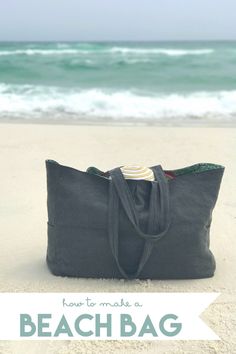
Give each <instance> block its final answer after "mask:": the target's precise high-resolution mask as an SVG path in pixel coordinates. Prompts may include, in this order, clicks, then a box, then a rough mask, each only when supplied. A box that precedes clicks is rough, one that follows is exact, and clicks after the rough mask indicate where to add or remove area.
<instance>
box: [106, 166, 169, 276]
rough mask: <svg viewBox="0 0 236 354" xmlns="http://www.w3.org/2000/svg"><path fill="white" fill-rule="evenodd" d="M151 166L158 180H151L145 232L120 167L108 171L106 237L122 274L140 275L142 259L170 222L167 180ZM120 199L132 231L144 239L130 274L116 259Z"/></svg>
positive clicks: (159, 168)
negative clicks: (139, 255)
mask: <svg viewBox="0 0 236 354" xmlns="http://www.w3.org/2000/svg"><path fill="white" fill-rule="evenodd" d="M152 170H153V172H154V175H155V178H156V180H157V181H154V182H151V183H152V188H151V193H150V204H149V218H148V233H145V232H143V231H142V230H141V228H140V226H139V218H138V214H137V210H136V207H135V202H134V199H133V196H132V194H131V192H130V189H129V186H128V184H127V182H126V180H125V179H124V177H123V174H122V172H121V170H120V169H119V168H115V169H113V170H111V171H109V172H110V176H111V180H110V186H109V205H108V234H109V240H110V245H111V250H112V254H113V256H114V258H115V261H116V264H117V266H118V268H119V270H120V272H121V274H122V275H123V276H124V277H125V278H129V279H130V278H131V279H132V278H137V277H138V276H139V274H140V273H141V271H142V269H143V267H144V265H145V263H146V262H147V260H148V259H149V257H150V255H151V252H152V249H153V247H154V243H155V242H157V241H159V240H160V239H161V238H162V237H163V236H164V235H165V234H166V232H167V230H168V228H169V225H170V208H169V187H168V182H167V180H166V177H165V175H164V172H163V170H162V168H161V166H155V167H153V168H152ZM158 187H159V191H160V193H159V195H160V198H159V203H160V208H159V210H160V213H159V215H157V214H158V211H157V205H158ZM119 202H121V205H122V207H123V209H124V211H125V213H126V215H127V217H128V219H129V221H130V222H131V224H132V226H133V227H134V229H135V231H136V232H137V234H138V235H139V236H140V237H141V238H143V239H144V241H145V242H144V248H143V252H142V255H141V257H140V260H139V265H138V268H137V270H136V272H135V273H133V274H128V273H126V272H125V270H124V269H123V267H122V266H121V264H120V262H119V245H118V244H119V242H118V241H119ZM157 230H158V231H157Z"/></svg>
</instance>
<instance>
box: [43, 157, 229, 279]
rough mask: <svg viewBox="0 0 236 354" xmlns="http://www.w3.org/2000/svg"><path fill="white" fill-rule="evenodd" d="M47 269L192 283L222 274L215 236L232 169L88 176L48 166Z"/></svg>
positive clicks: (78, 274)
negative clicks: (215, 214)
mask: <svg viewBox="0 0 236 354" xmlns="http://www.w3.org/2000/svg"><path fill="white" fill-rule="evenodd" d="M46 169H47V193H48V195H47V207H48V247H47V264H48V267H49V269H50V270H51V272H52V273H53V274H55V275H60V276H73V277H91V278H125V279H134V278H139V279H187V278H206V277H211V276H213V275H214V271H215V259H214V256H213V254H212V252H211V251H210V249H209V232H210V225H211V220H212V211H213V208H214V206H215V203H216V200H217V196H218V192H219V188H220V183H221V179H222V176H223V172H224V167H223V166H220V165H216V164H210V163H199V164H196V165H193V166H190V167H185V168H182V169H177V170H172V171H170V170H165V171H163V169H162V167H161V166H159V165H158V166H154V167H151V169H152V170H153V173H154V176H155V181H146V180H131V179H130V180H126V179H124V177H123V174H122V172H121V170H120V168H114V169H113V170H110V171H108V172H105V173H104V172H102V171H100V170H98V169H97V168H92V167H91V168H89V169H88V170H87V171H86V172H82V171H79V170H77V169H74V168H71V167H67V166H63V165H61V164H59V163H57V162H56V161H53V160H46Z"/></svg>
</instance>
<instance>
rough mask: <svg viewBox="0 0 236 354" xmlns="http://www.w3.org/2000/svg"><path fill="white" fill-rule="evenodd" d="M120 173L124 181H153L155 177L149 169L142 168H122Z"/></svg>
mask: <svg viewBox="0 0 236 354" xmlns="http://www.w3.org/2000/svg"><path fill="white" fill-rule="evenodd" d="M121 172H122V173H123V176H124V178H125V179H136V180H142V179H144V180H147V181H154V180H155V177H154V174H153V171H152V170H151V169H150V168H149V167H144V166H136V165H135V166H133V165H131V166H123V167H121Z"/></svg>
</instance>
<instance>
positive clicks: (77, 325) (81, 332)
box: [75, 314, 93, 337]
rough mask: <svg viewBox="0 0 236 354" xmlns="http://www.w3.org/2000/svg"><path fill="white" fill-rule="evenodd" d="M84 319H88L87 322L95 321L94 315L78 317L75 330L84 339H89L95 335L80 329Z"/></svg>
mask: <svg viewBox="0 0 236 354" xmlns="http://www.w3.org/2000/svg"><path fill="white" fill-rule="evenodd" d="M84 319H87V320H92V319H93V316H92V315H89V314H84V315H81V316H79V317H77V319H76V321H75V330H76V332H77V333H78V334H79V335H80V336H82V337H89V336H92V335H93V331H87V332H85V331H82V329H81V328H80V322H81V321H82V320H84Z"/></svg>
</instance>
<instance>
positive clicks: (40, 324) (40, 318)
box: [38, 313, 52, 337]
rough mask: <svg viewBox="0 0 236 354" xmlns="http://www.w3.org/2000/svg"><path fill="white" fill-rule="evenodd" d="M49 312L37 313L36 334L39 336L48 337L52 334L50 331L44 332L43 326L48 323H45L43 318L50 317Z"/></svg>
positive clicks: (46, 325) (46, 326) (47, 325)
mask: <svg viewBox="0 0 236 354" xmlns="http://www.w3.org/2000/svg"><path fill="white" fill-rule="evenodd" d="M51 317H52V316H51V315H50V314H42V313H40V314H38V336H39V337H50V336H51V335H52V333H51V332H44V331H43V329H44V328H48V327H49V323H45V322H44V320H45V319H47V318H51Z"/></svg>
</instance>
